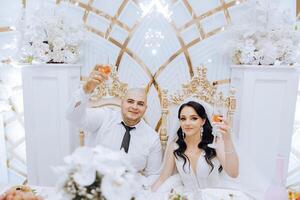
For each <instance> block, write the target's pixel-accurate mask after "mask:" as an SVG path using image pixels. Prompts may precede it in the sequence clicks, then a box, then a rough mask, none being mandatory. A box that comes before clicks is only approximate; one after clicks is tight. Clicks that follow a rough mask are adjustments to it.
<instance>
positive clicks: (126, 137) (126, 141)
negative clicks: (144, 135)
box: [120, 122, 135, 153]
mask: <svg viewBox="0 0 300 200" xmlns="http://www.w3.org/2000/svg"><path fill="white" fill-rule="evenodd" d="M121 124H122V125H123V126H124V128H125V129H126V131H125V134H124V137H123V140H122V144H121V148H120V149H122V148H123V149H124V151H125V152H126V153H127V152H128V149H129V142H130V131H131V130H132V129H135V127H131V126H127V125H126V124H125V123H124V122H121Z"/></svg>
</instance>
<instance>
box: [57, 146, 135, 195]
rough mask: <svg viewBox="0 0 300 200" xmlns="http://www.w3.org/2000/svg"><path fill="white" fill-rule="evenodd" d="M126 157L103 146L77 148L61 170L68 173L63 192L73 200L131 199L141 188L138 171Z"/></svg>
mask: <svg viewBox="0 0 300 200" xmlns="http://www.w3.org/2000/svg"><path fill="white" fill-rule="evenodd" d="M125 156H126V155H125V154H124V153H121V152H119V151H118V152H114V151H111V150H110V149H107V148H105V147H102V146H97V147H96V148H94V149H92V148H89V147H80V148H78V149H76V150H75V151H74V153H73V154H72V155H70V156H67V157H66V158H65V159H64V161H65V163H66V164H67V166H65V167H62V168H60V170H59V171H60V173H63V174H67V177H66V176H62V177H61V180H60V181H59V184H58V187H59V190H60V191H63V193H65V194H67V196H69V198H72V199H73V198H75V197H76V198H78V199H82V198H84V199H101V198H102V197H103V196H104V197H105V198H106V199H108V200H114V199H124V200H125V199H131V198H132V197H133V196H134V194H135V193H136V191H137V190H138V189H139V188H140V187H139V185H138V184H137V182H138V179H137V178H136V177H137V176H136V170H135V169H134V168H133V167H132V166H131V164H130V163H129V161H128V159H126V158H125ZM102 195H103V196H102Z"/></svg>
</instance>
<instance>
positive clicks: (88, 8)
mask: <svg viewBox="0 0 300 200" xmlns="http://www.w3.org/2000/svg"><path fill="white" fill-rule="evenodd" d="M94 1H95V0H88V1H87V3H83V2H81V1H80V0H69V1H68V2H69V3H71V4H73V5H76V6H79V7H80V8H81V9H83V10H84V14H83V17H82V19H83V22H84V24H85V26H86V28H87V30H88V31H90V32H92V33H94V34H96V35H98V36H100V37H102V38H103V39H105V40H107V41H108V42H110V43H112V44H113V45H115V46H117V47H118V48H119V49H120V50H119V53H118V56H117V59H116V62H115V65H116V66H117V70H118V69H119V66H120V63H121V60H122V58H123V56H124V54H125V53H126V54H128V55H129V56H130V57H131V58H132V59H133V60H134V61H135V62H136V63H137V64H138V65H139V66H140V67H141V68H142V70H143V72H144V73H145V74H146V75H147V76H148V77H149V80H150V81H149V82H148V84H147V87H146V90H147V92H149V90H150V87H151V86H154V88H155V89H156V91H157V93H158V98H159V100H160V101H161V100H162V95H161V94H162V89H161V87H160V85H159V84H158V82H157V79H158V77H159V76H160V74H161V73H162V72H163V71H164V69H165V68H166V67H167V66H168V65H169V64H170V63H171V62H172V61H173V60H175V59H176V58H177V57H178V56H179V55H180V54H182V53H183V55H184V57H185V60H186V62H187V67H188V71H189V75H190V77H193V75H194V71H193V66H192V62H191V57H190V54H189V51H188V49H189V48H191V47H193V46H195V45H196V44H198V43H200V42H201V41H203V40H205V39H207V38H209V37H211V36H213V35H215V34H217V33H220V32H221V31H223V30H224V29H225V26H221V27H218V28H215V29H213V30H211V31H209V32H205V30H204V28H203V26H202V21H203V20H205V19H206V18H208V17H210V16H212V15H214V14H216V13H219V12H222V13H223V14H224V16H225V19H226V23H227V24H226V25H229V24H230V23H231V17H230V14H229V11H228V9H229V8H231V7H233V6H235V5H237V4H239V3H241V2H244V1H245V0H232V1H229V2H225V0H219V5H218V6H217V7H215V8H213V9H211V10H208V11H206V12H205V13H203V14H201V15H197V14H196V13H195V11H194V10H193V8H192V5H191V4H190V2H189V1H188V0H181V1H182V3H183V4H184V6H185V8H186V9H187V11H188V13H189V15H190V16H191V20H189V21H188V22H186V23H185V24H183V25H182V26H181V27H177V26H176V25H175V23H174V21H172V20H170V21H169V22H168V23H169V24H170V26H171V27H172V28H173V30H174V32H175V34H176V37H177V40H178V42H179V44H180V49H178V50H177V51H176V52H174V53H173V54H172V55H171V56H170V57H169V58H167V59H166V60H165V61H164V62H162V64H161V65H160V66H159V67H158V70H156V72H154V73H151V71H150V68H149V67H148V66H147V65H146V64H145V62H143V60H142V59H141V58H140V57H139V55H138V54H136V53H135V52H133V51H132V50H131V49H129V48H128V44H129V42H130V40H131V39H132V36H133V35H134V33H135V31H136V30H137V28H138V27H139V25H140V24H141V22H142V20H143V19H144V18H143V17H141V18H140V19H139V20H137V21H136V23H135V24H134V25H133V26H132V27H129V26H128V25H126V24H125V23H123V22H122V21H120V20H119V19H118V18H119V16H120V15H121V14H122V12H123V11H124V9H125V7H126V5H127V4H128V3H129V2H132V3H134V4H135V5H136V6H137V7H138V8H140V2H141V1H140V0H123V1H122V2H121V3H120V6H119V7H118V9H117V11H116V13H115V14H114V16H111V15H109V14H108V13H106V12H105V11H103V10H101V9H99V8H96V7H93V3H94ZM178 1H179V0H171V5H170V6H172V5H174V4H175V3H177V2H178ZM61 2H62V1H61V0H56V3H57V4H59V3H61ZM91 13H92V14H94V15H96V16H98V17H102V18H104V19H105V20H107V21H109V26H108V28H107V30H106V31H105V32H103V31H101V30H99V29H97V28H96V27H93V26H91V25H89V24H88V16H89V15H90V14H91ZM144 17H145V16H144ZM192 25H196V27H197V31H198V32H199V35H200V37H198V38H196V39H194V40H192V41H191V42H189V43H185V42H184V39H183V37H182V32H184V31H185V30H186V29H188V28H189V27H191V26H192ZM114 26H119V27H121V28H122V29H123V30H125V31H126V32H127V33H128V35H127V37H126V39H125V40H124V42H123V43H120V42H119V41H118V40H117V39H115V38H114V37H113V36H112V35H111V32H112V30H113V27H114ZM83 78H84V77H83ZM216 83H229V80H220V81H216ZM160 124H161V118H160V120H159V121H158V123H157V125H156V130H158V129H159V127H160Z"/></svg>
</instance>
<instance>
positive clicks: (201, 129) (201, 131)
mask: <svg viewBox="0 0 300 200" xmlns="http://www.w3.org/2000/svg"><path fill="white" fill-rule="evenodd" d="M200 135H201V137H202V136H203V126H201V128H200Z"/></svg>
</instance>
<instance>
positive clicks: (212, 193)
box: [0, 183, 252, 200]
mask: <svg viewBox="0 0 300 200" xmlns="http://www.w3.org/2000/svg"><path fill="white" fill-rule="evenodd" d="M10 187H11V185H7V184H1V183H0V191H1V194H2V193H3V192H5V191H6V190H7V189H9V188H10ZM31 188H32V189H34V190H35V191H36V193H37V194H38V195H40V196H42V197H43V198H44V199H45V200H62V197H61V195H60V194H58V193H57V192H56V191H55V189H54V188H51V187H39V186H31ZM150 196H151V195H150ZM150 196H147V197H146V198H145V199H149V197H150ZM153 197H154V196H151V198H150V199H153ZM191 197H192V195H191ZM194 198H195V195H194V196H193V197H192V199H191V200H195V199H194ZM166 199H167V197H166ZM197 199H199V200H200V199H201V200H252V198H250V197H248V196H247V195H245V194H244V193H243V192H240V191H237V190H228V189H205V190H202V191H201V194H200V195H197ZM120 200H121V199H120ZM155 200H158V199H155ZM189 200H190V199H189Z"/></svg>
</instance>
